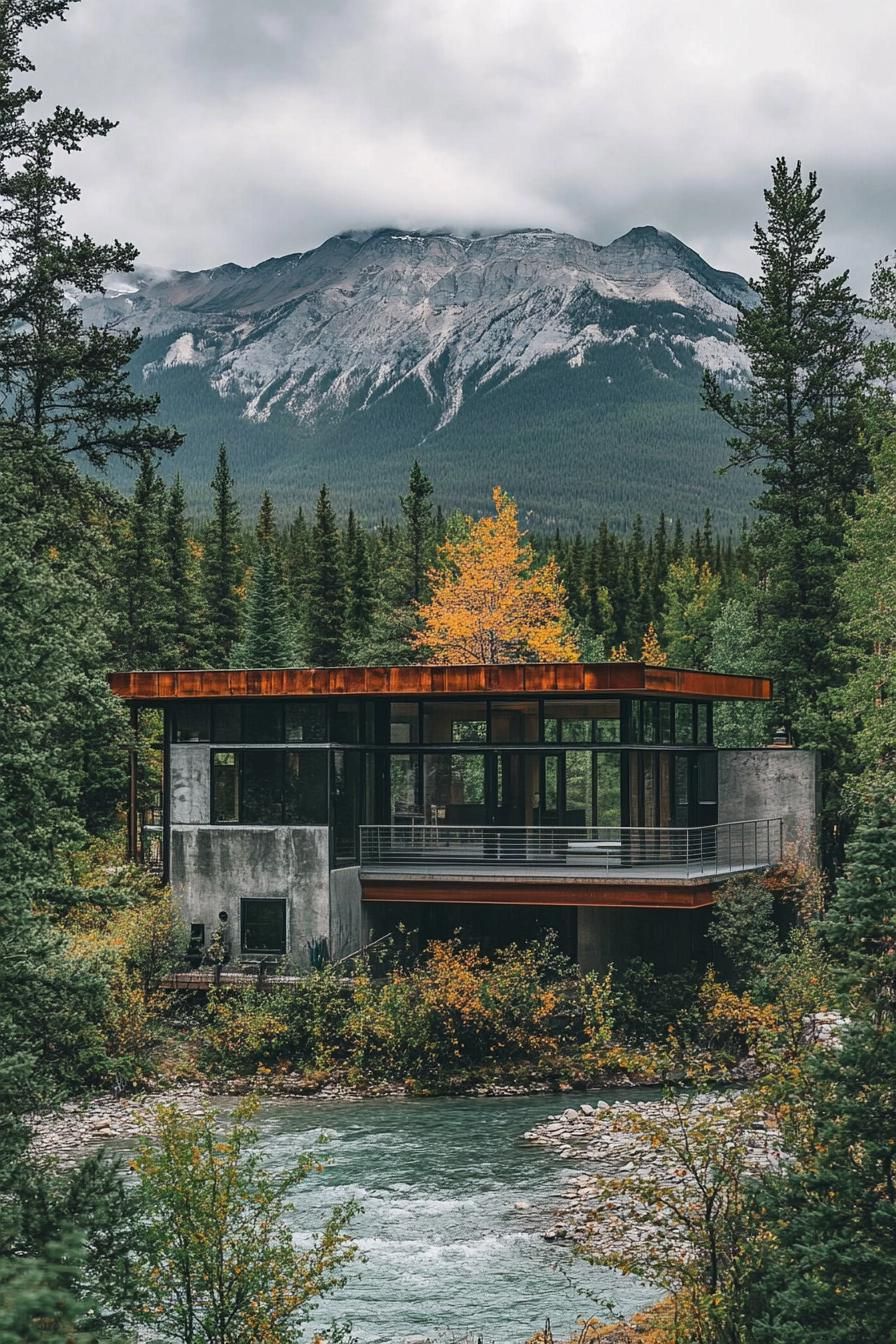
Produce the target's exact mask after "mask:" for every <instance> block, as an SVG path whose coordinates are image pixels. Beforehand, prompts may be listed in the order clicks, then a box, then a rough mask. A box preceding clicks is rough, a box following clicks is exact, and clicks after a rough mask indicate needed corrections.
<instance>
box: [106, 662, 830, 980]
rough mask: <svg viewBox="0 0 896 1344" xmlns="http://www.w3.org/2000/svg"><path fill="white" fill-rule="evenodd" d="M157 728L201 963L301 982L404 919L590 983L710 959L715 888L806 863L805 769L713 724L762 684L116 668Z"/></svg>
mask: <svg viewBox="0 0 896 1344" xmlns="http://www.w3.org/2000/svg"><path fill="white" fill-rule="evenodd" d="M110 685H111V688H112V690H113V691H114V693H115V694H116V695H118V696H120V697H121V698H122V699H123V700H125V701H127V702H128V703H129V704H130V705H131V707H132V715H133V716H134V719H135V721H136V717H137V715H138V713H139V710H140V709H141V708H142V707H151V708H154V709H160V710H162V711H163V714H164V732H163V780H164V784H163V790H162V806H161V809H160V814H159V815H158V817H156V818H154V819H153V820H154V822H155V826H154V827H153V826H150V827H146V828H144V827H143V826H142V825H141V818H140V817H138V813H137V789H136V758H135V755H134V753H132V789H131V815H130V827H129V837H130V847H131V852H132V854H133V856H134V857H142V858H144V859H146V858H147V857H148V856H149V854H150V853H152V854H153V855H154V856H155V858H156V860H157V863H158V867H159V870H160V872H161V873H162V875H163V876H164V877H165V878H166V880H168V881H170V883H171V886H172V888H173V890H174V892H175V895H176V896H177V898H178V900H179V901H180V903H181V906H182V909H183V914H184V917H185V919H186V920H187V921H188V922H189V923H190V925H191V926H192V931H193V940H194V944H195V945H196V946H197V947H199V946H202V945H207V942H208V939H209V938H210V937H211V934H212V932H213V931H214V929H216V928H217V927H219V923H220V922H221V916H222V915H224V916H225V917H226V918H225V920H224V921H223V922H224V923H225V925H226V928H227V930H228V939H229V946H230V953H231V956H232V957H233V959H234V960H238V959H240V958H247V959H248V958H258V957H259V956H265V955H267V956H272V957H286V958H288V959H289V960H290V961H292V962H295V963H298V964H302V963H305V964H307V961H308V957H309V955H310V954H311V951H312V949H313V948H314V947H315V946H319V945H320V944H321V942H322V940H324V939H325V940H326V943H327V947H328V950H329V953H330V955H331V956H332V957H333V958H339V957H342V956H346V955H348V954H349V953H352V952H355V951H357V950H358V949H359V948H361V947H362V946H363V945H364V944H365V943H367V942H368V941H370V940H371V938H373V937H376V936H378V935H381V934H383V933H385V932H387V931H388V929H389V928H391V927H394V926H395V925H396V924H397V923H399V922H403V923H404V924H405V925H408V926H412V927H414V928H417V929H419V930H420V932H421V934H422V935H423V936H445V935H447V934H450V933H452V932H453V931H454V930H456V929H462V930H464V931H465V932H467V933H469V934H470V936H474V937H476V938H477V939H478V940H479V941H482V942H483V943H484V944H485V945H486V946H488V945H494V944H495V943H499V942H511V941H520V940H525V939H527V938H529V937H532V936H535V935H536V934H538V933H539V932H543V931H545V930H546V929H548V928H553V929H555V930H556V932H557V934H558V936H559V939H560V943H561V946H562V947H563V948H564V950H566V951H567V952H568V953H569V954H570V955H572V956H574V957H577V958H578V960H579V963H580V964H581V965H582V966H584V967H588V968H590V967H603V966H605V965H606V964H608V962H609V961H616V962H618V961H619V960H620V959H624V958H625V957H627V956H632V955H641V956H645V957H648V958H649V959H652V960H655V961H658V962H660V963H664V962H665V963H666V964H675V963H676V962H682V961H687V960H688V959H689V958H690V957H691V956H692V955H694V953H695V950H696V948H697V944H698V942H699V940H700V939H701V938H702V934H703V930H704V928H705V916H706V913H707V911H708V909H709V907H710V906H711V905H712V903H713V901H714V899H715V893H716V891H717V889H718V887H719V886H720V885H721V884H722V883H723V882H724V881H725V880H726V879H727V877H729V876H730V875H731V874H732V873H738V872H743V871H746V870H761V869H765V868H768V867H772V866H774V865H775V864H777V863H778V862H780V860H781V858H782V857H783V854H784V850H785V847H787V846H788V845H791V846H796V847H797V848H801V849H802V850H803V851H804V852H805V850H806V849H807V848H811V847H812V845H813V843H814V831H815V818H816V810H817V809H816V789H817V779H816V773H817V771H816V759H815V754H814V753H812V752H803V751H794V750H789V749H788V750H780V749H778V748H768V749H757V750H720V749H717V748H716V747H715V746H714V745H713V706H714V704H715V703H716V702H717V701H720V700H753V701H763V700H765V701H767V700H769V699H770V697H771V683H770V681H769V680H768V679H766V678H763V677H746V676H728V675H724V676H723V675H719V674H715V673H706V672H692V671H685V670H682V669H677V668H669V667H650V666H645V665H644V664H641V663H596V664H578V663H556V664H553V663H552V664H545V663H534V664H529V663H527V664H512V665H497V666H479V665H473V666H432V665H428V666H413V667H345V668H289V669H279V668H276V669H268V670H260V671H236V670H234V671H220V672H219V671H172V672H123V673H115V674H113V675H112V676H111V678H110Z"/></svg>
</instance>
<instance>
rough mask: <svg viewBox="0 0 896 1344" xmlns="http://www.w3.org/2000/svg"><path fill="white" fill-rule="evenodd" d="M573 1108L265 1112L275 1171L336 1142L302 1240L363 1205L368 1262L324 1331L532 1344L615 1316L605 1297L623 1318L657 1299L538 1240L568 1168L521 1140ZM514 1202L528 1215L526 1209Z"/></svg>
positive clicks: (367, 1337)
mask: <svg viewBox="0 0 896 1344" xmlns="http://www.w3.org/2000/svg"><path fill="white" fill-rule="evenodd" d="M603 1095H604V1096H605V1097H606V1098H607V1099H608V1100H613V1099H615V1098H614V1094H613V1093H604V1094H603ZM626 1095H627V1098H629V1099H630V1097H631V1094H626ZM576 1100H581V1098H577V1099H576ZM568 1104H575V1103H574V1102H571V1101H569V1100H567V1099H564V1098H562V1097H557V1096H548V1095H540V1096H535V1097H506V1098H476V1099H466V1098H421V1099H411V1098H409V1099H389V1100H382V1101H379V1100H367V1101H361V1102H357V1101H356V1102H326V1101H314V1100H302V1101H297V1102H282V1103H276V1104H273V1105H271V1106H269V1107H266V1108H265V1111H264V1113H263V1115H262V1119H261V1124H260V1128H261V1133H262V1143H263V1147H264V1150H265V1152H266V1153H267V1154H268V1155H269V1157H270V1160H271V1163H272V1165H273V1166H275V1167H281V1166H284V1165H286V1164H287V1163H289V1162H290V1161H291V1160H293V1159H294V1157H295V1156H296V1155H297V1153H299V1152H301V1151H304V1150H305V1149H307V1148H309V1147H310V1146H311V1145H312V1144H313V1143H314V1141H315V1140H316V1139H317V1138H318V1137H319V1136H320V1135H321V1133H326V1134H327V1135H329V1143H328V1144H327V1147H326V1149H325V1152H326V1154H327V1159H328V1167H327V1170H326V1171H324V1172H323V1173H322V1174H321V1175H316V1176H313V1177H311V1178H310V1179H309V1180H308V1181H306V1182H305V1183H304V1184H303V1186H302V1187H301V1189H300V1192H299V1195H298V1198H297V1201H296V1210H295V1214H294V1229H295V1232H296V1234H297V1236H298V1238H299V1240H300V1241H304V1240H306V1239H307V1238H308V1236H309V1235H310V1232H311V1230H312V1229H313V1228H314V1227H316V1226H319V1225H320V1222H321V1220H322V1219H323V1217H324V1216H325V1213H326V1211H327V1210H328V1209H329V1208H330V1207H331V1206H332V1205H333V1204H334V1203H338V1202H343V1201H345V1200H349V1199H356V1200H358V1201H359V1202H360V1203H361V1204H362V1206H363V1209H362V1212H361V1213H360V1214H359V1215H358V1217H357V1219H356V1220H355V1222H354V1224H353V1228H352V1231H353V1234H354V1236H355V1238H356V1239H357V1241H358V1242H359V1244H360V1247H361V1250H362V1251H363V1253H364V1255H365V1257H366V1259H365V1262H364V1263H362V1264H354V1265H352V1266H350V1267H349V1270H348V1282H347V1283H346V1285H345V1287H344V1288H342V1289H340V1290H339V1291H338V1292H337V1293H335V1294H333V1295H332V1296H331V1297H329V1298H327V1299H326V1300H325V1302H324V1303H322V1304H321V1306H320V1308H319V1310H318V1311H317V1312H316V1313H315V1318H314V1325H315V1326H326V1325H328V1324H329V1323H331V1322H332V1321H339V1320H341V1321H345V1320H349V1321H351V1324H352V1334H353V1336H354V1338H355V1339H357V1340H358V1341H359V1342H360V1344H401V1342H402V1341H407V1340H411V1339H414V1340H420V1339H423V1338H426V1339H432V1340H434V1341H440V1342H441V1341H458V1340H460V1339H463V1338H466V1337H468V1336H470V1337H472V1338H473V1339H474V1340H475V1339H476V1338H478V1337H481V1338H482V1340H483V1341H484V1344H490V1342H492V1344H522V1341H524V1340H525V1339H527V1338H528V1337H529V1336H530V1335H531V1334H533V1333H534V1332H535V1331H536V1330H538V1329H540V1328H541V1327H542V1326H543V1325H544V1321H545V1318H546V1317H550V1320H551V1325H552V1328H553V1331H554V1336H555V1338H557V1339H562V1338H563V1337H564V1336H565V1335H568V1334H569V1333H571V1331H572V1330H573V1328H574V1326H575V1322H576V1319H577V1318H578V1317H580V1316H585V1317H588V1316H592V1315H601V1316H603V1317H604V1318H605V1319H606V1318H607V1309H606V1306H605V1303H606V1301H607V1299H610V1300H611V1301H612V1302H613V1303H614V1305H615V1307H616V1308H617V1309H618V1310H619V1311H621V1312H624V1313H628V1312H631V1311H634V1310H636V1309H637V1308H639V1307H641V1306H644V1305H646V1304H647V1303H648V1302H651V1301H654V1300H655V1298H656V1296H657V1294H656V1293H655V1292H654V1291H653V1290H651V1289H650V1288H648V1287H647V1286H646V1285H644V1284H643V1283H640V1282H638V1281H637V1280H635V1279H631V1278H622V1277H621V1276H619V1275H616V1274H614V1273H613V1272H612V1271H609V1270H604V1269H598V1268H596V1267H593V1266H590V1265H588V1264H587V1263H586V1262H585V1261H583V1260H582V1259H581V1258H580V1257H576V1256H574V1255H573V1253H572V1250H571V1248H570V1247H569V1246H567V1245H565V1244H564V1243H563V1242H553V1243H550V1242H546V1241H545V1240H544V1238H543V1236H542V1232H543V1230H544V1228H545V1227H546V1226H548V1225H549V1223H550V1210H551V1209H552V1208H557V1207H558V1206H560V1205H561V1204H562V1203H563V1176H564V1174H568V1173H569V1172H570V1171H571V1170H572V1168H570V1167H568V1166H564V1164H563V1163H562V1161H561V1160H559V1159H558V1158H557V1156H556V1155H555V1154H552V1153H551V1152H550V1151H548V1150H546V1149H544V1148H542V1147H540V1146H538V1145H536V1144H532V1143H528V1142H526V1141H524V1140H523V1139H522V1134H523V1133H524V1132H525V1131H526V1130H527V1129H529V1128H531V1126H532V1125H534V1124H537V1123H538V1122H539V1121H541V1120H543V1119H544V1118H545V1117H546V1116H547V1115H550V1114H554V1113H556V1112H558V1111H560V1110H562V1109H563V1108H564V1107H565V1106H566V1105H568ZM518 1201H525V1202H526V1203H527V1204H528V1205H529V1206H530V1207H529V1208H528V1209H525V1210H518V1209H516V1208H515V1207H514V1205H515V1204H516V1203H517V1202H518ZM310 1334H311V1329H310V1328H309V1331H308V1335H309V1337H310Z"/></svg>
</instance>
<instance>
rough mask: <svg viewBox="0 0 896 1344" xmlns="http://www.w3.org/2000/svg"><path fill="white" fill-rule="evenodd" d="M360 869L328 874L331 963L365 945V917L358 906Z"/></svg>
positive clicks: (335, 869)
mask: <svg viewBox="0 0 896 1344" xmlns="http://www.w3.org/2000/svg"><path fill="white" fill-rule="evenodd" d="M360 873H361V870H360V868H334V869H333V871H332V872H331V873H330V956H331V957H332V958H333V960H334V961H336V960H338V959H339V958H340V957H347V956H348V955H349V954H350V953H351V952H357V951H359V950H360V948H362V947H363V946H364V944H365V943H366V942H367V924H368V920H367V913H366V911H365V909H364V907H363V906H362V904H361V877H360Z"/></svg>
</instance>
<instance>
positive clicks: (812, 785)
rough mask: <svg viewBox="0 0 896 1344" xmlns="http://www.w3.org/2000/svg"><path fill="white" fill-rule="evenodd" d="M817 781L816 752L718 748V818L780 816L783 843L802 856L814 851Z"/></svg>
mask: <svg viewBox="0 0 896 1344" xmlns="http://www.w3.org/2000/svg"><path fill="white" fill-rule="evenodd" d="M820 787H821V780H820V777H819V769H818V754H817V752H814V751H794V750H792V749H790V748H786V747H781V748H771V749H766V750H756V751H734V750H731V751H724V750H723V751H720V752H719V821H720V822H724V821H753V820H759V819H763V818H766V817H782V818H783V820H784V846H785V849H787V848H788V847H790V848H792V849H793V850H795V852H796V854H797V855H798V857H799V858H801V859H802V860H804V861H805V862H814V861H815V859H816V856H817V845H818V821H817V817H818V808H819V792H820Z"/></svg>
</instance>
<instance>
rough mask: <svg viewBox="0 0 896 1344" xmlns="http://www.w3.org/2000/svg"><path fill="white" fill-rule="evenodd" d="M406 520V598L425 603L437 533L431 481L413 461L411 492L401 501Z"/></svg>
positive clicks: (403, 558) (403, 568)
mask: <svg viewBox="0 0 896 1344" xmlns="http://www.w3.org/2000/svg"><path fill="white" fill-rule="evenodd" d="M399 502H400V504H401V512H402V515H403V517H404V532H403V536H402V545H401V580H402V587H403V589H404V592H403V597H404V598H406V599H409V600H410V601H412V602H423V601H425V599H426V597H427V596H428V594H429V586H428V585H429V581H428V574H429V570H430V568H431V566H432V563H433V560H434V558H435V546H436V541H435V531H434V528H433V517H432V482H431V481H430V479H429V477H428V476H427V475H426V474H425V473H424V472H423V470H422V469H421V467H420V464H419V462H416V461H415V462H414V465H413V466H412V467H411V475H410V479H409V480H408V493H407V494H406V495H402V496H401V499H400V501H399Z"/></svg>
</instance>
